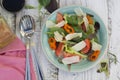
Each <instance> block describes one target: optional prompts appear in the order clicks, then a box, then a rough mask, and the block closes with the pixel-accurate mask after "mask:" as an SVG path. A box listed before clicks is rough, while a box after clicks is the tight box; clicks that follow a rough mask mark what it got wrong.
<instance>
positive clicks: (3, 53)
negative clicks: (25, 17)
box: [0, 37, 36, 80]
mask: <svg viewBox="0 0 120 80" xmlns="http://www.w3.org/2000/svg"><path fill="white" fill-rule="evenodd" d="M25 56H26V49H25V45H24V44H23V43H22V41H21V40H20V39H18V38H17V37H16V38H15V40H13V41H12V43H10V44H9V45H8V46H6V47H4V48H2V49H0V80H24V79H25V62H26V59H25V58H26V57H25ZM30 66H31V67H30V68H31V78H32V80H36V76H35V72H34V68H33V65H32V60H31V61H30Z"/></svg>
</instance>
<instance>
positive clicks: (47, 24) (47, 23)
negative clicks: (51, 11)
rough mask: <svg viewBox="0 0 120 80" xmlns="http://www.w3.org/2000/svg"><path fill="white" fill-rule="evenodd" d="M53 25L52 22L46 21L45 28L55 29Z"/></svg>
mask: <svg viewBox="0 0 120 80" xmlns="http://www.w3.org/2000/svg"><path fill="white" fill-rule="evenodd" d="M55 25H56V24H55V23H54V22H52V21H50V20H48V21H46V27H47V28H51V27H55Z"/></svg>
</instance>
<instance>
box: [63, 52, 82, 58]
mask: <svg viewBox="0 0 120 80" xmlns="http://www.w3.org/2000/svg"><path fill="white" fill-rule="evenodd" d="M63 56H64V58H66V57H72V56H79V58H80V59H81V56H80V55H77V54H72V53H68V52H64V55H63Z"/></svg>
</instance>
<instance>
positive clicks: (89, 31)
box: [87, 24, 95, 34]
mask: <svg viewBox="0 0 120 80" xmlns="http://www.w3.org/2000/svg"><path fill="white" fill-rule="evenodd" d="M94 32H95V28H94V26H93V25H92V24H89V25H88V27H87V34H93V33H94Z"/></svg>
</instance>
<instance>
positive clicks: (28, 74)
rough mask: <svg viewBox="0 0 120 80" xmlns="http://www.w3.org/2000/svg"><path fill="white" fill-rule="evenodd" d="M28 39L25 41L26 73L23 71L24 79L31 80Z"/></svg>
mask: <svg viewBox="0 0 120 80" xmlns="http://www.w3.org/2000/svg"><path fill="white" fill-rule="evenodd" d="M30 73H31V71H30V39H28V40H27V43H26V73H25V80H31V75H30Z"/></svg>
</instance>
